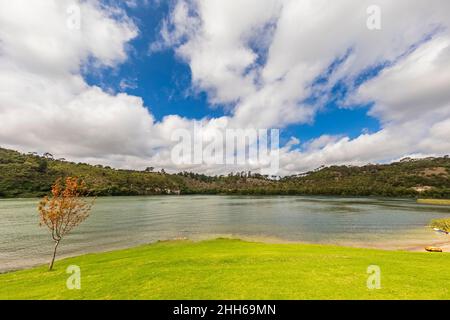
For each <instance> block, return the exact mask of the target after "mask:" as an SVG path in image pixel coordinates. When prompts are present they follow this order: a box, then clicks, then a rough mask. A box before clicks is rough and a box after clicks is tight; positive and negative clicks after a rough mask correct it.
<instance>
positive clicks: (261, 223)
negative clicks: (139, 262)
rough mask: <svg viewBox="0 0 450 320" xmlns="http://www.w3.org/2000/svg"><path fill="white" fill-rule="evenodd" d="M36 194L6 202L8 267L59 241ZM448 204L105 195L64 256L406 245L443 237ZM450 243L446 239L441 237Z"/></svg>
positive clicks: (39, 256)
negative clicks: (245, 242)
mask: <svg viewBox="0 0 450 320" xmlns="http://www.w3.org/2000/svg"><path fill="white" fill-rule="evenodd" d="M36 206H37V200H36V199H14V200H0V217H1V219H0V271H4V270H8V269H14V268H20V267H24V266H30V265H34V264H37V263H43V262H45V261H46V260H47V258H48V256H49V253H50V251H51V247H52V243H51V241H50V236H49V234H48V233H47V231H46V229H44V228H39V227H38V215H37V211H36ZM449 214H450V212H449V208H448V207H437V206H428V205H418V204H416V203H415V202H414V201H413V200H403V199H373V198H334V197H244V196H158V197H115V198H99V199H97V201H96V204H95V206H94V209H93V211H92V214H91V216H90V217H89V218H88V220H87V221H85V222H84V223H83V224H82V225H81V226H80V227H79V228H78V229H76V230H74V231H73V233H72V234H70V235H68V236H67V237H66V238H65V239H64V240H63V242H62V245H61V247H60V248H61V250H60V256H63V255H76V254H81V253H85V252H93V251H101V250H111V249H116V248H123V247H130V246H134V245H137V244H142V243H149V242H153V241H156V240H161V239H173V238H180V237H187V238H190V239H194V240H197V239H205V238H212V237H218V236H231V237H242V238H246V239H258V240H261V239H271V240H272V241H273V240H274V239H278V240H279V241H301V242H313V243H334V244H348V245H361V246H369V247H370V246H373V247H377V246H380V245H383V244H385V243H390V245H391V247H395V246H398V247H399V248H400V247H402V245H403V246H405V245H406V244H408V245H413V244H414V243H420V242H421V241H422V242H423V241H428V240H436V239H437V237H438V236H437V235H435V234H434V233H432V232H430V230H429V229H428V228H425V226H426V225H427V224H428V222H429V221H430V220H431V219H434V218H441V217H446V216H448V215H449ZM438 239H441V240H443V241H445V240H446V238H445V239H444V238H442V237H440V238H438Z"/></svg>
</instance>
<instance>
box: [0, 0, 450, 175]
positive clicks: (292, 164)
mask: <svg viewBox="0 0 450 320" xmlns="http://www.w3.org/2000/svg"><path fill="white" fill-rule="evenodd" d="M73 3H76V4H78V5H79V6H80V9H81V10H80V13H81V16H80V17H81V20H80V22H81V24H80V29H79V30H78V29H70V28H68V27H67V19H68V17H69V16H70V14H68V12H67V8H68V7H69V6H70V5H71V4H73ZM370 4H372V3H371V1H360V0H343V1H332V0H314V1H311V0H302V1H300V0H286V1H277V0H242V1H239V2H237V1H218V0H196V1H194V0H193V1H187V0H179V1H177V2H176V3H175V4H174V6H173V10H172V11H171V13H170V15H169V17H167V19H166V20H165V21H164V22H163V23H162V26H163V27H162V30H161V41H160V42H157V43H154V44H152V45H151V50H163V49H165V48H173V49H174V50H175V51H176V53H177V55H178V56H179V57H180V58H181V59H182V60H183V61H185V62H186V63H187V64H189V66H190V68H191V71H192V85H193V87H194V88H195V89H196V90H198V91H206V92H207V94H208V98H209V100H210V102H211V104H219V105H226V107H228V108H230V107H231V109H232V113H231V115H230V116H229V117H222V118H218V119H203V120H201V121H199V122H200V123H202V125H203V126H204V127H206V128H207V130H209V129H213V128H216V127H223V125H224V123H227V125H228V126H229V127H234V128H243V127H252V126H253V127H259V128H270V127H281V128H283V127H285V126H287V125H289V124H302V123H313V120H314V117H315V115H316V112H317V110H319V109H320V108H321V107H322V106H321V102H322V101H323V99H325V98H326V97H327V95H329V89H330V88H331V87H332V86H333V85H334V84H335V83H336V82H337V81H338V80H343V81H346V82H347V83H348V84H351V83H352V80H353V79H354V77H355V76H357V75H358V74H360V73H361V72H362V71H364V70H365V69H366V68H367V67H370V66H373V65H375V64H377V63H382V62H385V61H394V62H395V63H394V64H393V65H391V66H389V67H387V68H386V69H385V70H383V71H382V72H381V73H380V74H379V75H378V76H376V77H375V78H373V79H371V80H369V81H368V82H366V83H364V84H363V85H362V86H361V87H360V88H355V91H354V92H353V94H352V95H351V96H350V97H349V99H348V100H347V101H344V102H345V103H347V104H351V103H354V102H360V103H369V102H373V103H374V105H373V107H372V108H371V111H370V112H371V115H373V116H374V117H376V118H378V119H379V120H380V121H381V123H382V128H381V130H380V131H378V132H375V133H372V134H369V133H364V134H362V135H360V136H359V137H357V138H355V139H350V138H348V137H345V136H342V135H335V136H331V135H324V136H321V137H318V138H316V139H313V140H312V141H307V142H304V144H302V145H299V143H300V140H301V139H302V137H293V138H292V139H291V140H290V142H289V143H288V144H287V145H286V146H285V147H284V148H283V149H282V150H281V167H282V173H283V174H289V173H295V172H299V171H305V170H309V169H311V168H315V167H318V166H320V165H323V164H343V163H352V164H363V163H367V162H378V161H389V160H392V159H397V158H400V157H402V156H404V155H409V154H423V155H427V154H445V153H449V151H450V145H449V142H448V140H449V139H448V136H449V133H450V131H449V130H450V129H449V127H450V122H449V121H450V95H449V90H448V88H450V76H449V75H450V69H449V68H450V67H449V66H450V63H449V62H450V49H449V44H450V34H449V29H448V27H450V16H448V12H449V11H450V2H448V1H446V0H431V1H428V2H425V1H420V0H397V1H395V2H394V1H388V0H384V1H378V4H379V5H380V7H381V13H382V30H380V31H370V30H368V29H367V28H366V18H367V14H366V8H367V6H368V5H370ZM128 5H129V6H131V7H135V5H138V2H136V1H128ZM435 30H439V32H438V33H437V34H436V35H434V37H433V38H432V39H431V40H429V41H428V42H426V43H421V44H420V46H419V47H418V49H417V50H415V51H413V52H412V53H411V54H408V55H404V56H402V54H404V53H405V52H408V50H410V46H411V45H412V44H414V43H417V42H419V41H420V40H421V39H423V38H424V37H425V36H426V35H428V34H430V33H431V32H433V31H435ZM138 32H139V31H138V29H137V27H136V26H135V24H134V23H133V22H132V20H131V19H130V18H129V17H127V16H126V14H125V12H124V11H122V10H121V9H119V8H117V7H112V6H109V5H106V4H100V3H99V2H98V1H94V0H88V1H69V0H67V1H65V0H58V1H56V0H54V1H53V0H34V1H25V0H16V1H8V0H0V88H1V89H0V118H1V120H2V126H0V145H2V146H6V147H11V148H15V149H19V150H24V151H40V152H43V151H50V152H52V153H55V154H57V155H59V156H64V157H66V158H68V159H74V160H81V161H89V162H95V163H102V164H112V165H115V166H120V167H132V168H143V167H145V166H149V165H152V166H156V167H164V168H169V169H173V170H177V169H180V167H177V166H175V165H174V164H173V163H171V161H170V146H171V145H172V144H173V142H172V141H170V137H171V133H172V132H173V130H175V129H179V128H191V127H192V126H193V123H194V121H193V120H191V119H185V118H182V117H179V116H177V115H169V116H167V117H165V118H164V119H163V120H162V121H160V122H156V121H155V120H154V118H153V116H152V114H151V113H150V111H149V109H148V108H146V106H144V104H143V101H142V99H141V98H139V97H135V96H131V95H127V94H124V93H122V94H115V93H108V92H105V91H103V90H102V89H100V88H98V87H95V86H90V85H88V84H87V83H86V81H85V80H84V79H83V76H82V74H83V71H85V70H89V71H90V72H93V71H95V70H97V71H100V72H101V71H102V70H103V69H104V68H115V67H116V66H117V65H119V64H120V63H122V62H124V61H125V60H126V59H127V58H128V54H127V46H128V43H129V41H130V40H132V39H133V38H135V37H136V36H137V35H138ZM347 53H348V59H347V60H346V61H345V62H344V63H342V64H341V65H339V66H338V67H337V69H336V70H334V72H333V73H332V74H331V75H330V78H329V82H328V83H327V84H324V85H322V86H321V87H319V89H320V90H319V91H317V89H318V88H315V87H312V86H311V84H312V83H313V82H314V80H315V79H316V78H317V77H318V76H320V75H321V74H323V73H324V72H326V71H327V68H328V66H329V65H330V64H331V63H332V62H333V61H335V60H336V59H337V58H339V57H342V56H344V55H345V54H347ZM398 57H401V58H400V59H399V58H398ZM129 80H130V79H128V80H126V79H125V80H124V81H123V82H122V89H126V88H127V87H129V86H130V84H131V85H133V83H130V81H129ZM133 81H134V80H133ZM133 81H132V82H133ZM311 94H320V97H319V98H320V99H319V103H316V104H307V103H305V102H304V100H305V99H306V98H308V97H309V96H310V95H311ZM299 139H300V140H299ZM294 146H295V147H299V148H297V149H293V147H294ZM183 169H189V170H195V171H205V172H207V173H218V172H220V173H225V172H227V171H230V170H241V169H245V168H244V167H240V168H231V169H230V168H229V167H224V166H220V165H219V166H214V165H210V166H198V165H193V166H186V167H183ZM252 169H253V168H252Z"/></svg>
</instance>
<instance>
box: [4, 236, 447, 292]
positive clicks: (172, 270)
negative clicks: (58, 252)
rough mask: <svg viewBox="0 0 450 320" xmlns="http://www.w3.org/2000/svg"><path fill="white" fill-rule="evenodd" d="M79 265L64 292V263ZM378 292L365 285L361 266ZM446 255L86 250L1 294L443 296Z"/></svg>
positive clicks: (167, 247) (233, 243)
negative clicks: (74, 283) (375, 278)
mask: <svg viewBox="0 0 450 320" xmlns="http://www.w3.org/2000/svg"><path fill="white" fill-rule="evenodd" d="M69 265H78V266H79V267H80V268H81V289H80V290H68V289H67V287H66V280H67V278H68V277H69V274H67V273H66V268H67V267H68V266H69ZM369 265H378V266H379V267H380V268H381V289H378V290H369V289H368V288H367V285H366V283H367V278H368V276H369V274H367V267H368V266H369ZM449 266H450V255H448V254H445V253H435V254H433V253H425V252H424V253H420V252H419V253H418V252H395V251H380V250H367V249H356V248H344V247H335V246H320V245H303V244H265V243H253V242H245V241H240V240H230V239H217V240H211V241H203V242H190V241H170V242H159V243H155V244H151V245H146V246H140V247H136V248H132V249H127V250H120V251H113V252H106V253H99V254H88V255H83V256H79V257H75V258H68V259H64V260H60V261H57V262H56V268H55V270H54V271H52V272H49V271H47V270H46V266H42V267H38V268H34V269H30V270H23V271H18V272H11V273H6V274H2V275H0V298H1V299H448V298H450V292H449V286H450V268H449Z"/></svg>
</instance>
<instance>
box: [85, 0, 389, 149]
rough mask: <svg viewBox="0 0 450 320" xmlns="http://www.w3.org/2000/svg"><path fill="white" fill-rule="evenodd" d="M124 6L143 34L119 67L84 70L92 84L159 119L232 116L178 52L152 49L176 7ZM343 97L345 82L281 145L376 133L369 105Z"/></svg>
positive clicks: (286, 131) (286, 133)
mask: <svg viewBox="0 0 450 320" xmlns="http://www.w3.org/2000/svg"><path fill="white" fill-rule="evenodd" d="M122 8H123V9H124V10H126V11H127V13H128V15H129V16H130V17H132V19H133V20H134V21H135V23H136V24H137V26H138V27H139V29H140V34H139V36H138V37H137V38H135V39H134V40H132V41H130V43H129V47H130V56H129V59H128V60H127V61H126V62H125V63H123V64H122V65H120V66H118V67H116V68H115V69H103V70H101V71H100V72H99V71H95V73H86V74H85V78H86V80H87V82H88V83H89V84H90V85H96V86H100V87H102V88H103V89H105V90H108V89H113V90H114V91H115V92H126V93H128V94H130V95H136V96H139V97H141V98H142V99H143V100H144V103H145V106H147V107H148V108H149V109H150V111H151V113H152V114H153V116H154V117H155V119H156V120H157V121H161V120H162V119H163V118H164V116H167V115H172V114H176V115H179V116H182V117H186V118H189V119H197V120H199V119H202V118H205V117H206V118H217V117H220V116H223V115H230V112H229V109H227V107H226V106H225V105H220V104H218V105H217V104H216V105H214V104H211V103H210V102H209V101H208V95H207V93H206V92H205V91H201V90H195V89H193V88H192V82H191V78H192V74H191V70H190V68H189V65H188V64H187V63H185V62H183V61H182V60H181V59H180V58H179V57H177V56H176V54H175V52H174V50H171V49H170V48H167V49H164V50H161V51H157V52H152V51H151V50H150V49H149V47H150V44H151V43H154V42H156V41H158V40H159V38H160V36H159V32H160V29H161V22H162V21H163V19H164V18H166V17H167V16H168V15H169V14H170V10H171V9H173V5H170V2H165V1H162V2H160V3H158V4H155V3H151V4H148V5H146V6H144V8H145V10H143V9H142V6H138V7H136V8H130V7H128V6H126V5H125V4H124V5H122ZM254 49H255V50H257V49H258V48H257V47H254ZM258 53H259V57H258V60H257V62H258V63H259V64H261V65H262V64H263V63H264V54H265V52H264V51H263V50H262V51H261V52H258ZM344 59H345V58H344ZM340 62H341V61H339V59H337V61H335V62H333V64H331V65H330V67H329V69H328V70H327V71H326V72H324V74H322V75H321V76H320V78H321V79H322V80H323V78H326V76H327V74H328V73H329V72H331V71H332V69H333V68H335V65H338V64H339V63H340ZM373 70H377V71H379V67H378V66H377V67H374V68H373ZM371 71H372V68H371V69H369V70H366V74H364V75H362V78H363V80H365V79H368V78H370V77H371ZM363 80H361V79H359V83H362V82H364V81H363ZM123 81H125V82H127V83H128V84H129V85H130V87H121V85H120V83H121V82H123ZM345 95H346V88H345V86H344V85H341V86H339V85H336V86H335V87H334V88H333V89H332V90H331V91H330V95H329V97H328V99H327V100H326V101H324V103H323V107H322V108H321V109H320V111H318V112H317V114H316V116H315V117H314V119H313V120H312V121H311V122H308V123H305V124H294V125H289V126H287V127H285V128H282V130H281V131H280V134H281V136H280V141H281V143H282V144H285V143H287V142H288V141H289V139H290V138H291V137H297V138H299V139H300V140H301V141H302V142H306V141H308V140H311V139H314V138H317V137H319V136H321V135H337V136H348V137H350V138H355V137H357V136H359V135H360V134H362V133H370V132H376V131H378V130H379V129H380V124H379V122H378V120H377V119H376V118H374V117H372V116H370V115H368V111H369V109H370V105H367V104H362V105H353V106H350V107H349V106H346V107H343V106H342V105H341V103H340V100H343V99H344V97H345Z"/></svg>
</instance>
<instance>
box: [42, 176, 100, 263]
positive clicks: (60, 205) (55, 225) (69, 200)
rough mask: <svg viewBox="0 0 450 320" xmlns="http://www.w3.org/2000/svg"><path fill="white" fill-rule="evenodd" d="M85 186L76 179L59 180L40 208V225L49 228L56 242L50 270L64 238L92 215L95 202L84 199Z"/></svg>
mask: <svg viewBox="0 0 450 320" xmlns="http://www.w3.org/2000/svg"><path fill="white" fill-rule="evenodd" d="M84 192H85V184H84V182H83V181H80V180H79V179H78V178H75V177H68V178H66V179H65V180H64V181H63V180H62V179H61V178H59V179H58V180H56V182H55V183H54V184H53V186H52V194H51V196H50V197H47V196H46V197H44V198H43V199H42V200H41V201H40V203H39V207H38V211H39V216H40V225H41V226H47V228H48V229H49V230H50V232H51V235H52V239H53V241H54V242H55V246H54V249H53V255H52V259H51V261H50V264H49V267H48V269H49V270H52V268H53V264H54V262H55V257H56V250H57V248H58V245H59V243H60V241H61V240H62V238H63V237H64V236H65V235H66V234H67V233H69V232H70V231H71V230H72V229H73V228H75V227H77V226H78V225H79V224H80V223H81V222H83V221H84V220H85V219H86V218H87V217H88V216H89V213H90V210H91V208H92V205H93V201H88V200H87V199H86V198H84V197H83V193H84Z"/></svg>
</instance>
